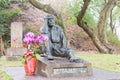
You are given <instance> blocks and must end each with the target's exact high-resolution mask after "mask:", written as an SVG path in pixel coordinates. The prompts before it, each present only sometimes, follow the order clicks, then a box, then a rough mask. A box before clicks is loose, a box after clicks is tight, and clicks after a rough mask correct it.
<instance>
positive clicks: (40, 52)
mask: <svg viewBox="0 0 120 80" xmlns="http://www.w3.org/2000/svg"><path fill="white" fill-rule="evenodd" d="M32 50H33V52H34V53H35V54H42V46H41V44H40V45H38V46H37V47H36V48H33V49H32Z"/></svg>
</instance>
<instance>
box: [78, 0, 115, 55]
mask: <svg viewBox="0 0 120 80" xmlns="http://www.w3.org/2000/svg"><path fill="white" fill-rule="evenodd" d="M90 1H91V0H85V1H84V4H83V7H82V9H81V11H80V12H79V14H78V16H77V24H78V25H79V27H81V28H82V29H83V30H84V31H85V32H86V33H87V34H88V35H89V37H90V38H91V40H92V41H93V43H94V45H95V46H96V47H97V49H98V50H99V51H100V52H101V53H111V52H112V50H111V48H109V47H108V46H106V45H104V44H103V43H102V42H101V40H100V38H99V37H98V35H97V34H95V31H93V29H92V28H90V27H89V26H88V25H87V23H85V22H84V21H82V18H83V17H84V15H85V12H86V10H87V7H88V6H89V3H90ZM112 2H114V1H112ZM109 3H110V2H109ZM111 5H113V4H111ZM108 6H109V7H110V5H109V4H108ZM105 7H107V5H106V6H105ZM109 7H107V9H109V10H111V7H110V8H109ZM104 9H106V8H104ZM104 9H103V11H104ZM109 10H105V11H107V12H106V14H107V15H106V14H105V16H104V17H103V16H102V15H100V17H102V18H100V20H99V23H98V26H99V27H100V26H102V27H103V29H105V28H106V26H105V25H106V22H107V21H105V22H104V21H102V20H107V18H108V15H109ZM101 22H104V23H101ZM104 27H105V28H104ZM99 29H101V28H99ZM105 31H106V30H105ZM101 34H103V33H101ZM101 34H100V35H101ZM103 35H104V36H106V35H105V34H103ZM104 38H105V37H104Z"/></svg>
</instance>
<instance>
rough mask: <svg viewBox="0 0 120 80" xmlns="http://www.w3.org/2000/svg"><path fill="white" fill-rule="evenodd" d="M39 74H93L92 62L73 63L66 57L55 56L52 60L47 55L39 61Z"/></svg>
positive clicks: (50, 75)
mask: <svg viewBox="0 0 120 80" xmlns="http://www.w3.org/2000/svg"><path fill="white" fill-rule="evenodd" d="M37 74H40V75H42V76H45V77H72V76H90V75H92V66H91V63H89V62H87V61H84V62H83V63H71V62H69V60H67V59H65V58H58V57H57V58H55V59H54V60H52V61H50V60H47V58H46V57H41V60H39V61H37Z"/></svg>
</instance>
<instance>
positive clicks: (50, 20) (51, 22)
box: [48, 18, 55, 27]
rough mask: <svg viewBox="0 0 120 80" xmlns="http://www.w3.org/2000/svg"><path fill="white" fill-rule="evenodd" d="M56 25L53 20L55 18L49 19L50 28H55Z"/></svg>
mask: <svg viewBox="0 0 120 80" xmlns="http://www.w3.org/2000/svg"><path fill="white" fill-rule="evenodd" d="M54 25H55V21H54V19H53V18H49V19H48V26H50V27H52V26H54Z"/></svg>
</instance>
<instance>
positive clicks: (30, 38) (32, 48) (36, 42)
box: [22, 32, 48, 63]
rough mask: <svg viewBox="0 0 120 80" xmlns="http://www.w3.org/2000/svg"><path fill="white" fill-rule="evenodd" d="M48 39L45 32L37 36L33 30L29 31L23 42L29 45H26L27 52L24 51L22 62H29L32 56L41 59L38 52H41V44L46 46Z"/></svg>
mask: <svg viewBox="0 0 120 80" xmlns="http://www.w3.org/2000/svg"><path fill="white" fill-rule="evenodd" d="M47 40H48V37H47V36H46V35H44V34H41V35H39V36H37V37H36V38H35V36H34V33H33V32H28V33H26V34H25V35H24V39H23V42H24V43H26V44H27V45H26V46H25V44H24V47H27V49H28V50H27V52H25V53H24V55H23V57H22V63H25V62H27V61H28V60H30V59H31V58H33V57H34V58H36V59H40V55H39V54H38V53H41V52H42V50H41V45H45V46H46V41H47Z"/></svg>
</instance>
